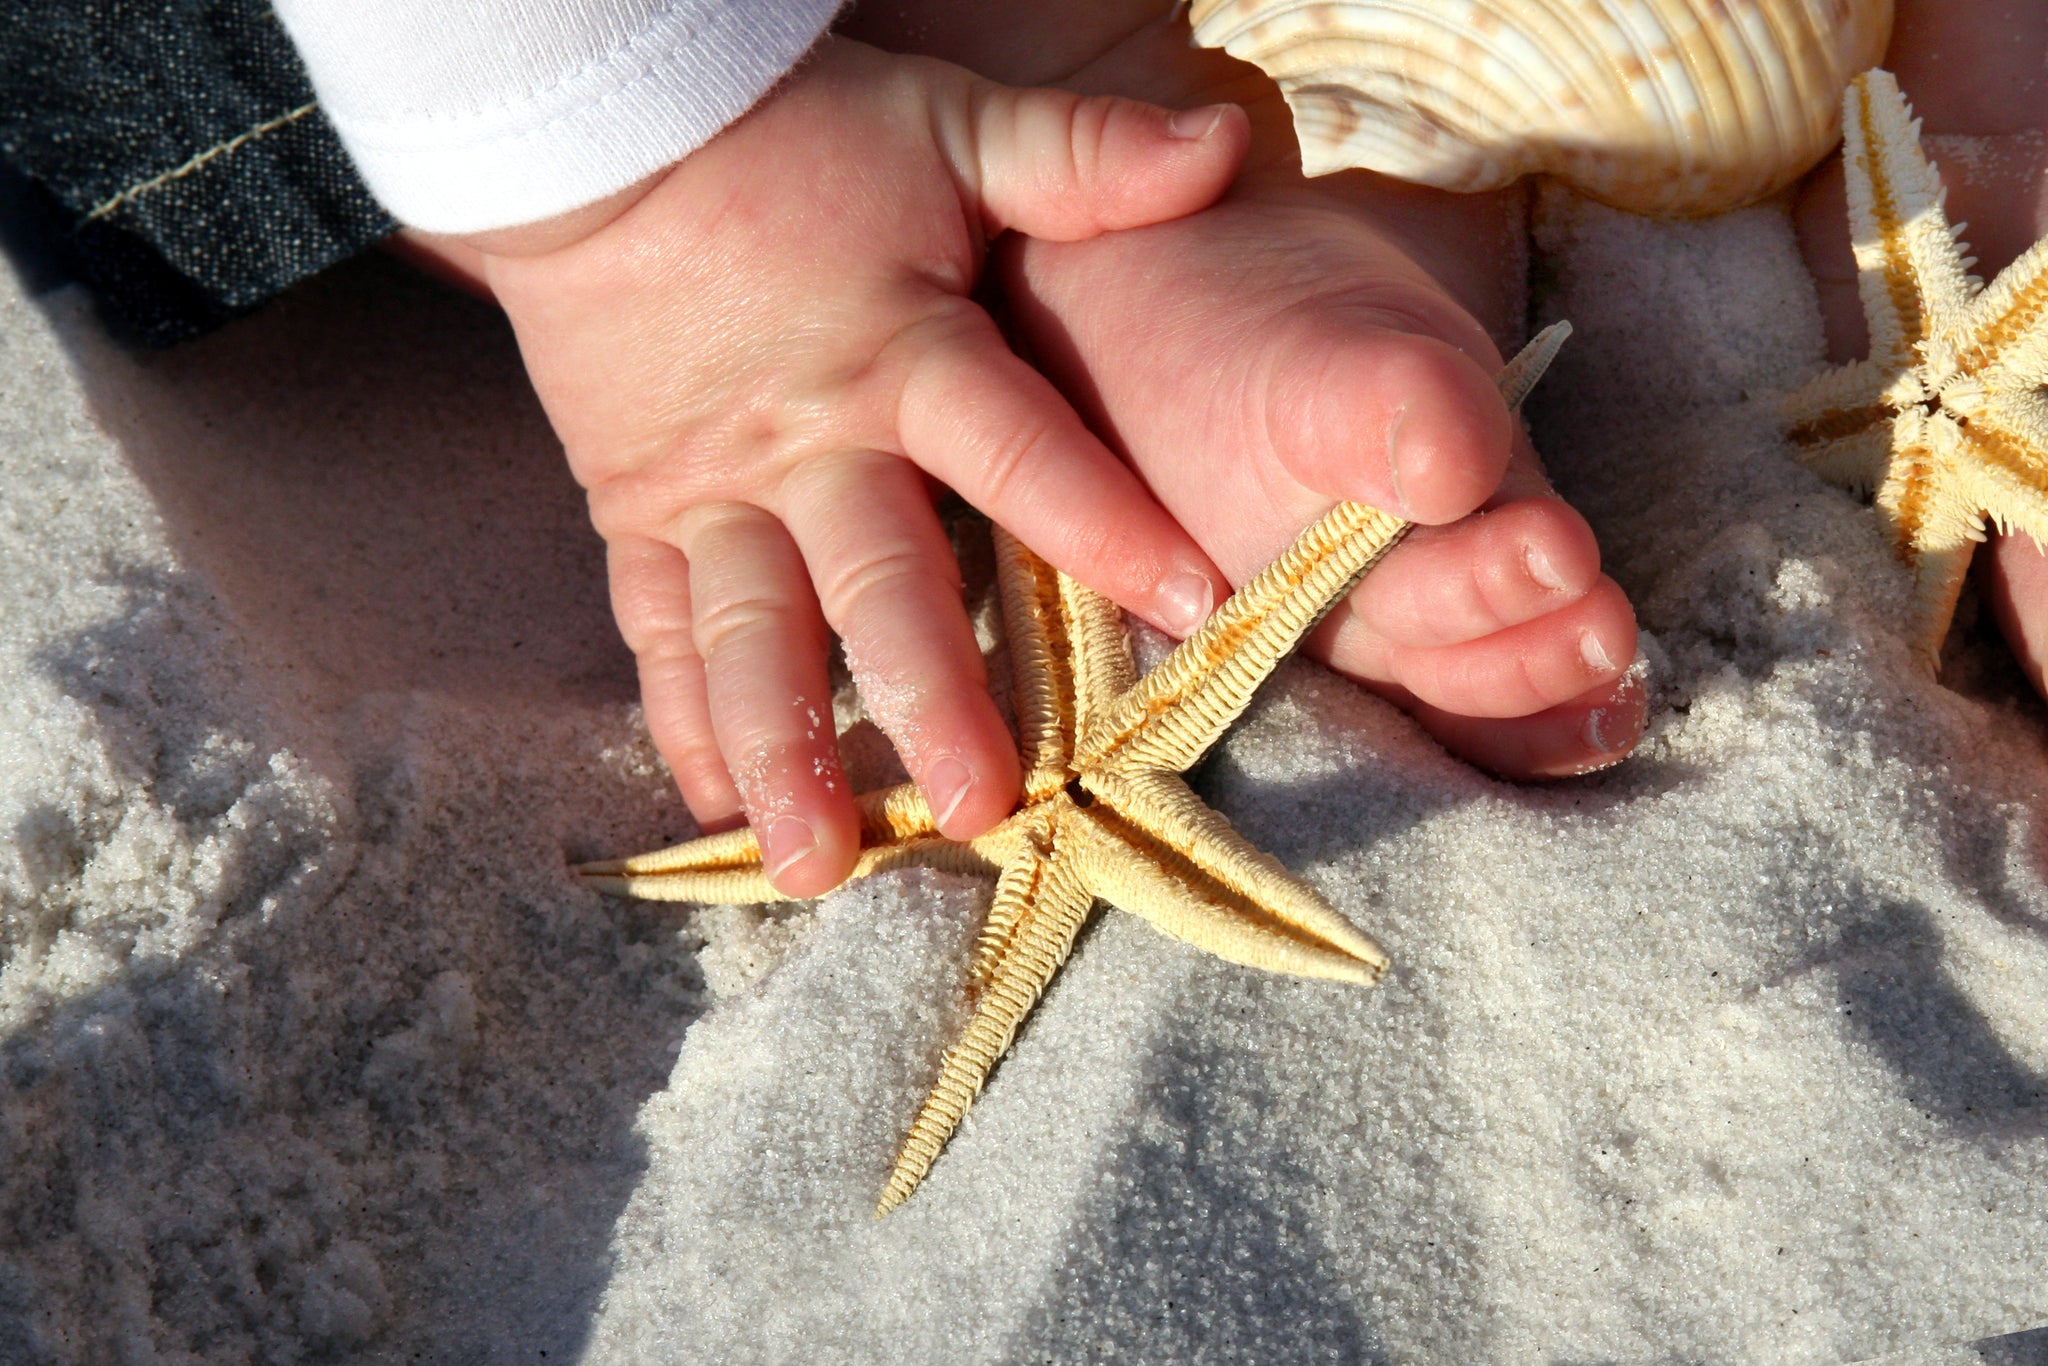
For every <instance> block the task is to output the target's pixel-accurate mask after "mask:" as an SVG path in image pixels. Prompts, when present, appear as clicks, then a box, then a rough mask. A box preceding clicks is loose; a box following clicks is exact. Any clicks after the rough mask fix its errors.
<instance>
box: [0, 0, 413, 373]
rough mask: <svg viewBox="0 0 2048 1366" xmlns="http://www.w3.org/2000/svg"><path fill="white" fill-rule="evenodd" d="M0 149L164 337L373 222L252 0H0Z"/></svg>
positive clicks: (89, 273)
mask: <svg viewBox="0 0 2048 1366" xmlns="http://www.w3.org/2000/svg"><path fill="white" fill-rule="evenodd" d="M0 160H5V161H6V162H7V163H8V164H9V165H10V166H11V167H12V168H13V169H14V170H15V171H17V172H18V173H20V175H22V176H25V177H26V178H27V179H28V180H29V181H31V182H33V183H34V184H35V185H36V186H38V187H39V193H41V194H44V195H47V196H48V197H49V199H50V200H51V201H52V203H53V205H54V212H53V213H51V214H48V215H45V216H46V217H52V218H54V219H55V220H56V222H57V223H58V224H59V226H60V230H61V231H62V233H63V236H64V237H65V239H66V242H67V246H68V250H67V253H66V254H67V256H68V257H69V260H70V264H71V267H72V269H73V270H74V272H75V273H76V274H77V275H78V276H79V278H81V279H82V280H83V281H84V282H85V283H86V284H87V285H88V286H90V287H91V288H92V290H93V291H94V293H95V294H97V295H98V296H99V299H100V301H101V303H102V305H103V306H104V307H105V309H106V310H107V311H108V312H109V313H110V314H111V315H112V318H111V320H112V321H114V322H115V323H116V324H117V325H119V326H120V327H121V329H122V330H123V331H125V332H127V333H128V334H129V335H131V336H132V337H134V338H135V339H137V340H141V341H144V342H148V343H151V344H156V345H167V344H169V343H171V342H175V341H178V340H180V339H182V338H185V337H189V336H191V335H193V334H194V333H196V332H199V331H202V330H204V329H205V328H207V327H210V326H212V325H213V324H215V323H217V322H219V321H221V320H223V319H225V318H228V317H231V316H233V315H234V314H236V313H240V312H243V311H246V310H247V309H249V308H252V307H254V306H255V305H256V304H258V303H260V302H262V301H263V300H264V299H266V298H268V297H269V296H271V295H273V294H275V293H277V292H278V291H279V290H282V289H284V288H285V287H286V286H288V285H290V284H292V283H293V282H295V281H297V280H301V279H303V278H305V277H306V276H308V275H311V274H313V273H314V272H316V271H319V270H322V269H324V268H326V267H327V266H329V265H332V264H334V263H335V262H337V261H339V260H342V259H343V258H345V257H347V256H350V255H353V254H354V253H355V252H357V251H360V250H361V249H362V248H364V247H365V246H368V245H369V244H371V243H373V242H375V241H376V240H377V239H378V238H380V237H382V236H384V235H385V234H386V233H388V232H390V231H391V230H392V229H393V228H394V227H395V226H396V224H394V223H393V222H392V220H391V219H390V217H389V216H388V215H386V214H385V212H384V211H383V209H381V208H380V207H379V206H378V205H377V202H376V201H375V200H374V199H372V198H371V197H370V193H369V191H368V190H366V189H365V188H364V187H363V183H362V181H361V180H360V179H359V178H358V177H357V175H356V173H355V169H354V167H353V166H351V164H350V162H349V159H348V154H347V153H346V152H344V151H343V150H342V147H341V143H340V141H339V140H338V139H337V138H336V137H335V135H334V130H333V129H332V128H331V127H330V126H329V125H328V123H327V120H326V119H325V118H324V117H322V116H321V113H320V110H319V108H318V106H317V105H316V104H315V103H314V101H313V93H312V89H311V87H310V86H308V84H307V82H306V75H305V71H304V69H303V68H302V67H301V66H300V64H299V59H298V54H297V53H296V52H294V51H293V50H292V45H291V42H290V40H289V39H288V38H287V37H286V36H285V32H284V29H283V27H282V26H281V25H279V23H278V21H277V17H276V15H274V14H273V13H272V12H271V9H270V6H269V5H268V4H267V3H265V0H92V2H91V3H87V0H0Z"/></svg>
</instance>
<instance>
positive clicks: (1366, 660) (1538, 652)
mask: <svg viewBox="0 0 2048 1366" xmlns="http://www.w3.org/2000/svg"><path fill="white" fill-rule="evenodd" d="M1312 644H1313V647H1314V648H1316V649H1317V652H1318V653H1320V654H1323V657H1324V658H1327V659H1329V660H1330V662H1331V664H1332V665H1333V666H1334V667H1336V668H1338V669H1340V670H1342V671H1343V672H1346V673H1349V674H1352V675H1353V676H1354V677H1359V678H1364V679H1367V680H1370V681H1374V682H1382V683H1391V684H1395V685H1398V686H1399V687H1401V688H1403V689H1405V690H1406V691H1407V692H1409V693H1411V694H1413V695H1414V696H1415V697H1416V698H1417V699H1418V700H1419V701H1421V702H1424V703H1426V704H1428V705H1429V706H1432V707H1435V708H1438V709H1440V710H1442V711H1446V712H1455V713H1457V714H1458V715H1461V716H1469V717H1485V718H1492V719H1502V718H1507V717H1516V716H1529V715H1533V714H1534V713H1536V712H1539V711H1544V710H1547V709H1549V708H1551V707H1554V706H1558V705H1561V704H1562V703H1564V702H1566V701H1569V700H1570V699H1572V698H1574V697H1577V696H1579V695H1581V694H1583V693H1584V692H1586V691H1587V690H1588V689H1590V688H1595V687H1599V686H1601V685H1603V684H1608V683H1612V682H1613V681H1614V680H1616V679H1618V678H1619V677H1621V675H1622V673H1623V671H1624V670H1626V669H1627V668H1628V666H1629V663H1630V661H1631V660H1633V659H1634V658H1635V650H1636V622H1635V612H1634V611H1633V610H1632V609H1631V608H1630V607H1629V603H1628V598H1627V597H1626V596H1625V595H1624V594H1623V593H1622V591H1621V587H1620V585H1618V584H1616V583H1615V582H1614V581H1613V580H1612V579H1609V578H1605V577H1603V578H1601V579H1600V580H1598V581H1597V582H1596V583H1595V584H1594V585H1593V587H1592V588H1591V589H1590V590H1589V591H1588V592H1586V593H1585V594H1584V595H1583V596H1581V597H1580V598H1578V599H1577V600H1576V601H1574V602H1572V603H1570V604H1568V605H1567V606H1564V607H1562V608H1559V609H1558V610H1557V611H1555V612H1550V613H1547V614H1545V615H1543V616H1540V617H1537V618H1536V619H1534V620H1532V621H1526V622H1523V623H1522V624H1521V625H1518V626H1510V627H1508V628H1506V629H1505V630H1501V631H1495V632H1493V633H1492V634H1490V635H1486V636H1482V637H1480V638H1479V639H1477V640H1469V641H1465V642H1463V643H1461V644H1456V645H1446V646H1441V647H1437V648H1427V647H1415V646H1405V645H1397V644H1394V643H1393V642H1391V641H1388V640H1386V639H1385V638H1384V637H1381V636H1379V635H1376V634H1375V633H1373V632H1372V631H1371V630H1370V629H1369V628H1368V627H1367V626H1366V625H1365V624H1364V623H1363V622H1361V621H1360V620H1359V619H1358V617H1357V616H1355V615H1353V614H1350V613H1346V614H1345V615H1344V616H1342V617H1341V618H1335V619H1333V620H1332V621H1330V622H1327V623H1325V624H1324V626H1323V627H1322V628H1320V629H1319V630H1318V632H1317V638H1316V639H1315V641H1314V642H1313V643H1312ZM1325 652H1326V653H1325Z"/></svg>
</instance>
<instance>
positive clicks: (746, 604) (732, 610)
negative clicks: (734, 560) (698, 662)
mask: <svg viewBox="0 0 2048 1366" xmlns="http://www.w3.org/2000/svg"><path fill="white" fill-rule="evenodd" d="M790 624H791V614H790V610H789V607H788V605H787V604H785V603H781V602H777V601H775V600H774V599H772V598H768V597H764V596H747V597H738V598H733V599H731V600H729V601H726V602H718V603H714V604H712V605H711V607H710V608H709V609H708V610H706V611H703V612H700V613H698V614H697V619H696V621H695V623H694V629H693V631H692V636H693V639H694V641H695V644H696V648H697V652H698V653H699V654H701V655H703V656H704V657H705V658H706V659H709V658H711V657H712V656H714V655H716V654H719V653H722V652H725V651H729V650H731V649H732V648H733V647H734V646H736V645H740V644H744V643H746V642H748V641H751V640H757V639H760V638H762V637H773V636H776V635H779V634H783V633H786V632H787V631H788V630H789V628H790Z"/></svg>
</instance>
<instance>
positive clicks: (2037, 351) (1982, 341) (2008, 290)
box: [1947, 238, 2048, 393]
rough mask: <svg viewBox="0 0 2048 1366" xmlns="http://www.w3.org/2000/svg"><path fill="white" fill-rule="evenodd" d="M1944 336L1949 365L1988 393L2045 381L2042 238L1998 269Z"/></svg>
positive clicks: (2047, 318) (2047, 269)
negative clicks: (1977, 378) (1972, 375)
mask: <svg viewBox="0 0 2048 1366" xmlns="http://www.w3.org/2000/svg"><path fill="white" fill-rule="evenodd" d="M1947 340H1948V344H1949V347H1950V348H1951V354H1952V355H1953V361H1952V363H1953V364H1954V366H1955V367H1956V368H1957V369H1959V370H1963V371H1966V372H1971V373H1975V374H1977V375H1979V376H1980V377H1981V378H1982V380H1983V382H1984V384H1985V386H1986V387H1987V388H1989V389H1991V390H1993V391H1994V392H2001V393H2028V392H2032V391H2034V390H2036V389H2038V388H2040V386H2041V385H2042V384H2043V383H2048V238H2043V239H2042V240H2041V241H2039V242H2036V243H2034V245H2033V246H2031V247H2029V248H2028V249H2027V251H2026V253H2025V254H2024V255H2022V256H2021V257H2020V258H2019V259H2018V260H2017V261H2014V262H2013V263H2012V264H2011V265H2009V266H2007V267H2006V268H2005V269H2004V270H2002V271H2000V272H1999V273H1998V278H1997V279H1995V280H1993V281H1992V282H1991V283H1990V284H1989V285H1988V286H1986V287H1985V290H1984V292H1983V293H1982V294H1979V295H1978V296H1977V299H1976V302H1975V303H1973V304H1971V306H1970V309H1969V313H1968V315H1967V316H1966V317H1965V318H1964V319H1963V320H1962V322H1961V323H1959V324H1958V325H1957V327H1956V328H1955V331H1954V334H1953V335H1952V337H1950V338H1948V339H1947Z"/></svg>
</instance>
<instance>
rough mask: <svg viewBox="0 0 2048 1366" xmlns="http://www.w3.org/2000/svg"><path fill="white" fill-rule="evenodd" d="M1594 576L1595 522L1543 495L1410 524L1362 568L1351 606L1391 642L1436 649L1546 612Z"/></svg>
mask: <svg viewBox="0 0 2048 1366" xmlns="http://www.w3.org/2000/svg"><path fill="white" fill-rule="evenodd" d="M1599 581H1600V547H1599V545H1598V543H1597V542H1595V540H1594V539H1593V530H1592V528H1591V527H1589V526H1587V525H1586V519H1585V518H1583V517H1581V516H1580V515H1579V514H1578V513H1577V512H1576V511H1574V510H1573V509H1572V508H1571V507H1570V506H1569V505H1568V504H1566V503H1565V501H1564V500H1563V499H1561V498H1558V497H1556V496H1555V495H1548V496H1542V497H1535V498H1522V499H1516V500H1514V501H1512V502H1507V503H1503V504H1500V505H1498V506H1495V507H1492V508H1490V509H1488V510H1487V511H1484V512H1479V513H1475V514H1473V515H1472V516H1470V517H1467V518H1465V519H1463V520H1461V521H1457V522H1453V523H1451V524H1450V525H1449V526H1432V527H1418V528H1416V529H1415V530H1414V531H1412V532H1410V533H1409V534H1408V536H1407V537H1406V538H1405V539H1404V540H1403V541H1402V542H1401V544H1400V546H1399V547H1397V548H1396V550H1395V552H1394V553H1393V554H1390V555H1388V556H1387V558H1386V559H1385V560H1384V561H1383V562H1382V563H1381V564H1380V566H1379V567H1378V568H1377V569H1375V570H1374V571H1373V572H1372V573H1371V574H1368V575H1366V577H1365V579H1364V580H1363V581H1362V582H1361V583H1360V584H1359V585H1358V587H1357V589H1356V590H1354V591H1353V593H1352V595H1351V598H1350V601H1349V604H1348V606H1349V610H1350V612H1351V613H1352V614H1353V615H1354V616H1356V617H1357V618H1358V619H1359V621H1360V622H1361V623H1363V625H1364V626H1365V627H1366V628H1367V629H1368V630H1370V631H1372V632H1373V633H1374V634H1376V635H1378V636H1380V637H1382V638H1383V639H1385V640H1386V641H1388V642H1389V643H1390V644H1393V645H1400V646H1410V647H1416V648H1424V649H1433V648H1438V647H1441V646H1446V645H1458V644H1462V643H1464V642H1465V641H1469V640H1478V639H1480V638H1481V637H1483V636H1489V635H1492V634H1493V633H1494V632H1496V631H1502V630H1505V629H1507V628H1508V627H1510V626H1520V625H1521V624H1522V623H1524V622H1528V621H1534V620H1536V619H1537V618H1539V617H1543V616H1547V615H1549V614H1550V613H1552V612H1555V611H1557V610H1558V609H1559V608H1561V607H1566V606H1569V605H1570V604H1571V603H1573V602H1576V601H1577V600H1578V599H1580V598H1582V597H1584V596H1585V595H1586V594H1587V593H1588V592H1590V591H1591V590H1592V589H1593V586H1594V585H1595V584H1597V583H1598V582H1599Z"/></svg>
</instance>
